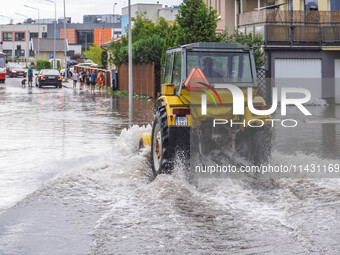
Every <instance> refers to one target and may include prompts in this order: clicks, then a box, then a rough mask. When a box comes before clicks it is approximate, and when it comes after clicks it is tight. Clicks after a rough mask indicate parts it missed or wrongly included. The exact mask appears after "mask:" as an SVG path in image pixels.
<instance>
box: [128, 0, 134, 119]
mask: <svg viewBox="0 0 340 255" xmlns="http://www.w3.org/2000/svg"><path fill="white" fill-rule="evenodd" d="M128 36H129V50H128V52H129V122H130V126H132V111H133V105H132V97H133V85H132V33H131V0H129V35H128Z"/></svg>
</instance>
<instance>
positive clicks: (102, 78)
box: [97, 72, 104, 90]
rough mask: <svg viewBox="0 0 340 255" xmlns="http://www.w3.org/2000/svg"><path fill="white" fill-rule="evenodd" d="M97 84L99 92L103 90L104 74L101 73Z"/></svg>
mask: <svg viewBox="0 0 340 255" xmlns="http://www.w3.org/2000/svg"><path fill="white" fill-rule="evenodd" d="M97 83H98V86H99V90H102V89H103V84H104V75H103V72H100V73H99V75H98V78H97Z"/></svg>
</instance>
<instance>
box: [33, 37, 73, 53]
mask: <svg viewBox="0 0 340 255" xmlns="http://www.w3.org/2000/svg"><path fill="white" fill-rule="evenodd" d="M64 42H65V40H64V39H56V47H55V49H56V51H64ZM39 44H40V45H39V51H54V39H53V38H40V42H39ZM31 48H32V50H33V51H38V39H37V38H33V39H32V44H31ZM66 50H69V48H68V43H67V40H66Z"/></svg>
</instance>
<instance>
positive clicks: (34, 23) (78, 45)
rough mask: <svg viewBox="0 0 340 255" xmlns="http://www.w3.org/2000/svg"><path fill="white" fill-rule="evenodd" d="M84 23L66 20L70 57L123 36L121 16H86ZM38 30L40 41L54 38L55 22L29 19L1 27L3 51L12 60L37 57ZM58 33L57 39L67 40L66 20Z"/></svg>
mask: <svg viewBox="0 0 340 255" xmlns="http://www.w3.org/2000/svg"><path fill="white" fill-rule="evenodd" d="M83 20H84V23H71V18H67V19H66V39H67V41H68V49H69V50H68V56H72V55H73V54H81V52H82V51H84V50H87V49H88V48H89V47H90V46H92V45H93V44H97V45H100V44H102V43H104V42H106V41H109V40H111V39H112V38H115V37H117V36H120V34H121V23H120V22H121V15H118V14H115V15H113V14H106V15H105V14H103V15H84V16H83ZM112 22H113V23H112ZM38 31H39V38H50V39H52V38H54V19H40V20H32V19H30V18H28V19H27V20H25V21H24V22H23V23H18V24H7V25H0V37H1V39H0V51H2V52H4V53H6V54H7V56H8V57H12V58H13V57H16V56H18V57H25V58H34V51H32V50H30V47H31V46H30V42H31V41H32V39H33V38H38ZM55 34H56V38H57V39H63V38H64V19H58V22H57V24H56V33H55ZM39 58H40V57H39Z"/></svg>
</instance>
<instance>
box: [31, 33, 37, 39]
mask: <svg viewBox="0 0 340 255" xmlns="http://www.w3.org/2000/svg"><path fill="white" fill-rule="evenodd" d="M32 38H38V33H30V40H32Z"/></svg>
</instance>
